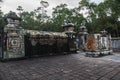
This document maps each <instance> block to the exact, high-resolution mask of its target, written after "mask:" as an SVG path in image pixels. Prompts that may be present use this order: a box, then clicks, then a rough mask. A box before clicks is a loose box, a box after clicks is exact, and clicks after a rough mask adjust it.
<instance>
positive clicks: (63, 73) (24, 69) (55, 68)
mask: <svg viewBox="0 0 120 80" xmlns="http://www.w3.org/2000/svg"><path fill="white" fill-rule="evenodd" d="M83 55H84V54H82V53H79V54H69V55H59V56H49V57H39V58H31V59H25V60H19V61H8V62H5V63H2V62H0V80H120V62H119V61H115V60H109V58H104V57H101V58H90V57H84V56H83ZM117 55H118V56H119V54H117ZM117 58H120V57H117ZM117 60H118V59H117Z"/></svg>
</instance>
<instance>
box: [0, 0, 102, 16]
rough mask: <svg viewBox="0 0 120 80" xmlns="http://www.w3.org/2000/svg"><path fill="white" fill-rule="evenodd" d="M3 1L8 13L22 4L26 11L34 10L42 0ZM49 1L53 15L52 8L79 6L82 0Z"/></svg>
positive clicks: (5, 10) (50, 11)
mask: <svg viewBox="0 0 120 80" xmlns="http://www.w3.org/2000/svg"><path fill="white" fill-rule="evenodd" d="M3 1H4V2H3V3H1V4H0V5H1V7H2V8H1V9H2V11H3V12H4V13H8V12H9V11H10V10H11V11H16V8H17V7H18V6H22V7H23V9H24V10H25V11H32V10H34V9H36V8H37V7H39V6H40V1H41V0H3ZM45 1H47V2H48V3H49V7H48V8H47V9H46V10H47V11H48V13H47V14H48V15H51V13H52V8H53V7H56V6H57V5H59V4H61V3H66V4H67V5H68V7H69V8H74V7H77V6H78V3H79V2H80V1H81V0H45ZM90 1H91V2H96V3H100V2H102V1H104V0H90Z"/></svg>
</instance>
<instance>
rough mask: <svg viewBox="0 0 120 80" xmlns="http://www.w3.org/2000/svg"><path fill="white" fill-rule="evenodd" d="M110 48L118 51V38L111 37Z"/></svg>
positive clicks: (119, 39) (119, 47) (119, 40)
mask: <svg viewBox="0 0 120 80" xmlns="http://www.w3.org/2000/svg"><path fill="white" fill-rule="evenodd" d="M112 49H113V51H117V52H120V38H112Z"/></svg>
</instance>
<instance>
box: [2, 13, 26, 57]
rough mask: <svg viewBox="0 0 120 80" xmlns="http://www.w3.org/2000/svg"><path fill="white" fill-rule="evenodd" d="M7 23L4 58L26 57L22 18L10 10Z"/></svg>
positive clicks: (6, 19) (6, 18)
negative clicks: (20, 24)
mask: <svg viewBox="0 0 120 80" xmlns="http://www.w3.org/2000/svg"><path fill="white" fill-rule="evenodd" d="M5 21H6V23H7V25H6V26H5V27H4V43H3V44H4V45H3V46H4V48H3V57H2V59H11V58H22V57H25V50H24V30H23V29H22V27H20V26H19V23H20V21H21V18H19V17H18V16H17V15H16V13H14V12H10V13H9V14H8V15H7V17H5Z"/></svg>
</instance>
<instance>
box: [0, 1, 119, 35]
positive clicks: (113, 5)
mask: <svg viewBox="0 0 120 80" xmlns="http://www.w3.org/2000/svg"><path fill="white" fill-rule="evenodd" d="M0 1H2V0H0ZM83 8H86V9H87V10H88V12H87V14H88V16H87V17H84V15H83V14H81V13H80V11H81V10H82V9H83ZM17 10H18V12H19V13H18V14H19V16H20V17H21V18H22V22H21V26H22V27H23V28H25V29H34V30H45V31H63V29H62V27H61V25H63V24H64V22H65V20H66V19H69V20H70V21H71V22H72V23H73V24H75V31H77V29H78V28H79V26H80V25H81V23H82V21H83V20H84V21H86V27H87V29H88V32H89V33H95V32H100V31H101V30H103V29H106V30H107V31H108V32H109V33H111V34H112V36H120V30H119V29H120V21H119V20H120V0H105V1H104V2H102V3H100V4H95V3H91V2H89V0H82V1H80V2H79V6H78V7H76V8H73V9H69V8H68V6H67V4H60V5H58V6H56V7H55V8H53V12H52V17H50V16H48V15H46V14H45V15H44V16H43V15H42V13H41V12H42V11H41V10H42V9H41V7H38V8H37V9H35V10H34V11H31V12H27V11H24V9H23V8H22V6H18V8H17ZM5 15H6V14H5ZM5 15H3V12H2V11H1V10H0V27H1V26H4V25H5V23H4V20H3V17H4V16H5Z"/></svg>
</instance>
